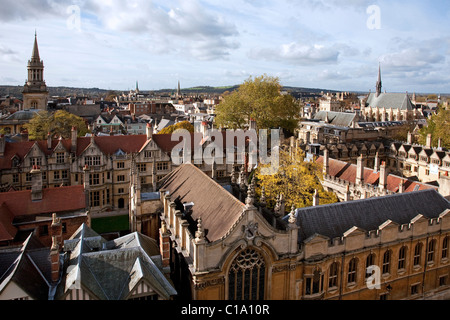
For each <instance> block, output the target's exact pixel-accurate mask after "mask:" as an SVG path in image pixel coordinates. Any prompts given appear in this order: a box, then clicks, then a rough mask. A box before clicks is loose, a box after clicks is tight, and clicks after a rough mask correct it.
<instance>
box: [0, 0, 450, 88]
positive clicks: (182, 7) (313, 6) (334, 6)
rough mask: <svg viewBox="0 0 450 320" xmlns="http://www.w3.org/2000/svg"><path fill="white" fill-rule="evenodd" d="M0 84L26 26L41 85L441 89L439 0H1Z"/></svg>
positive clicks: (443, 8)
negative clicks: (264, 79)
mask: <svg viewBox="0 0 450 320" xmlns="http://www.w3.org/2000/svg"><path fill="white" fill-rule="evenodd" d="M0 28H1V31H2V32H1V35H0V68H1V70H2V73H1V74H0V84H3V85H23V84H24V83H25V79H26V77H27V70H26V65H27V62H28V60H29V59H30V57H31V54H32V49H33V41H34V33H35V30H36V31H37V37H38V43H39V51H40V57H41V59H42V60H43V61H44V65H45V71H44V79H45V80H46V83H47V85H48V86H53V87H56V86H69V87H98V88H102V89H115V90H128V89H134V88H135V85H136V81H139V88H140V89H141V90H152V89H155V90H157V89H163V88H173V89H174V90H175V89H176V87H177V85H178V81H180V82H181V86H182V87H183V88H187V87H194V86H199V85H209V86H227V85H235V84H239V83H242V82H243V81H244V80H246V79H247V78H248V77H249V76H258V75H261V74H268V75H270V76H278V77H279V78H280V82H281V84H283V85H285V86H296V87H310V88H323V89H332V90H344V91H368V90H372V91H375V83H376V81H377V74H378V65H379V63H381V69H382V77H383V78H382V80H383V90H387V91H388V92H405V91H408V92H434V93H450V86H449V83H450V75H449V73H448V70H450V68H449V61H448V56H449V54H450V36H449V35H448V32H447V30H449V29H450V3H448V2H447V1H444V0H441V1H438V0H433V1H426V2H425V1H419V0H413V1H409V2H408V3H407V4H405V3H404V2H403V1H398V0H397V1H384V0H380V1H376V0H346V1H335V0H330V1H323V0H309V1H306V0H296V1H293V0H278V1H274V0H260V1H256V0H231V1H223V2H217V1H212V0H208V1H201V0H183V1H181V0H168V1H167V0H166V1H160V0H154V1H146V0H133V1H127V2H123V1H118V0H109V1H102V2H100V1H96V0H62V1H57V2H56V1H54V0H42V1H33V2H29V1H25V0H15V1H12V0H6V1H4V3H3V9H2V11H1V12H0Z"/></svg>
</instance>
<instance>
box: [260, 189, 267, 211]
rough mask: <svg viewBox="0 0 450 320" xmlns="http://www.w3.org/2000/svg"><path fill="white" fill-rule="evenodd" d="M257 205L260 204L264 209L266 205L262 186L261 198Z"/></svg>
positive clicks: (264, 191)
mask: <svg viewBox="0 0 450 320" xmlns="http://www.w3.org/2000/svg"><path fill="white" fill-rule="evenodd" d="M259 203H260V204H261V206H263V207H265V206H266V205H267V201H266V188H265V187H264V186H263V187H262V188H261V198H259Z"/></svg>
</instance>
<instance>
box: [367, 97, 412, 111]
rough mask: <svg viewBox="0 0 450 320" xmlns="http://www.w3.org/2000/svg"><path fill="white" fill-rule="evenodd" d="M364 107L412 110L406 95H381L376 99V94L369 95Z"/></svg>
mask: <svg viewBox="0 0 450 320" xmlns="http://www.w3.org/2000/svg"><path fill="white" fill-rule="evenodd" d="M366 107H372V108H376V107H378V108H380V109H381V108H386V109H400V110H413V109H414V106H413V104H412V102H411V100H410V99H409V97H408V94H406V93H381V94H380V95H379V96H378V97H377V96H376V93H371V94H369V97H368V98H367V102H366Z"/></svg>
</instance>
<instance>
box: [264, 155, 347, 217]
mask: <svg viewBox="0 0 450 320" xmlns="http://www.w3.org/2000/svg"><path fill="white" fill-rule="evenodd" d="M268 166H269V165H260V166H259V167H258V168H257V170H256V179H257V181H258V182H259V188H258V189H257V190H256V192H257V194H259V195H261V189H262V187H264V190H265V196H266V201H267V206H268V207H269V208H274V206H275V204H276V199H277V197H278V196H279V195H280V194H282V195H283V197H284V200H285V204H286V209H287V210H290V208H291V206H292V205H294V206H295V207H296V208H303V207H309V206H312V204H313V195H314V193H315V191H316V190H317V191H318V193H319V197H320V204H329V203H335V202H337V201H338V199H337V197H336V195H335V194H334V193H333V192H327V191H325V190H324V188H323V186H322V184H321V182H320V180H321V179H323V175H322V166H321V165H320V164H317V163H316V162H314V161H311V162H306V161H305V153H304V152H303V151H302V150H300V149H297V148H293V150H291V151H285V150H280V163H279V169H278V171H277V172H276V173H275V174H274V175H261V174H260V172H261V168H267V167H268Z"/></svg>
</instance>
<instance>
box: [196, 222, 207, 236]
mask: <svg viewBox="0 0 450 320" xmlns="http://www.w3.org/2000/svg"><path fill="white" fill-rule="evenodd" d="M195 238H196V239H204V238H205V232H204V230H203V226H202V218H198V220H197V231H196V232H195Z"/></svg>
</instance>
